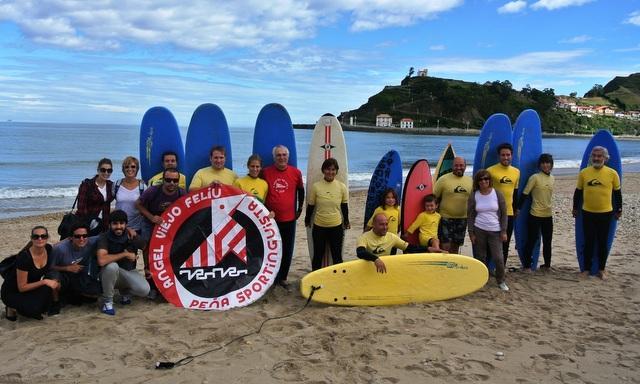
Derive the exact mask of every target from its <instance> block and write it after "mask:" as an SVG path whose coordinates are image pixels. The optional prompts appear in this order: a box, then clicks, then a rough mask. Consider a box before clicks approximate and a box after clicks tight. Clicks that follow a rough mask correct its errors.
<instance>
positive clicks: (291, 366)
mask: <svg viewBox="0 0 640 384" xmlns="http://www.w3.org/2000/svg"><path fill="white" fill-rule="evenodd" d="M271 377H273V378H274V379H277V380H282V381H294V382H300V381H304V380H306V379H307V377H306V376H305V375H303V374H302V372H301V367H300V364H299V363H298V362H296V361H295V360H283V361H280V362H278V363H276V364H274V365H273V367H272V368H271Z"/></svg>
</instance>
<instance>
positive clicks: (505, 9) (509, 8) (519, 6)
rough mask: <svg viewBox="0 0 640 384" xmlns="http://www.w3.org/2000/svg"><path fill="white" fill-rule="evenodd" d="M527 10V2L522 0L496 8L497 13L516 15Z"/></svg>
mask: <svg viewBox="0 0 640 384" xmlns="http://www.w3.org/2000/svg"><path fill="white" fill-rule="evenodd" d="M525 8H527V2H526V1H524V0H516V1H510V2H508V3H506V4H505V5H503V6H502V7H500V8H498V13H518V12H522V11H523V10H524V9H525Z"/></svg>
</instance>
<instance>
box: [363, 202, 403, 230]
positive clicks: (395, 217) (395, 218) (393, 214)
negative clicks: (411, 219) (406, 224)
mask: <svg viewBox="0 0 640 384" xmlns="http://www.w3.org/2000/svg"><path fill="white" fill-rule="evenodd" d="M379 213H383V214H384V215H385V216H386V217H387V220H389V227H388V228H387V230H388V231H389V232H391V233H398V224H399V223H400V208H398V207H389V206H387V207H385V209H382V207H378V208H376V209H375V211H373V215H371V218H369V221H368V222H367V227H373V218H374V217H376V215H377V214H379Z"/></svg>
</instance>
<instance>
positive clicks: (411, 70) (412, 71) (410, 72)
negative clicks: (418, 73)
mask: <svg viewBox="0 0 640 384" xmlns="http://www.w3.org/2000/svg"><path fill="white" fill-rule="evenodd" d="M414 72H415V69H414V68H413V67H411V68H409V77H411V76H413V73H414Z"/></svg>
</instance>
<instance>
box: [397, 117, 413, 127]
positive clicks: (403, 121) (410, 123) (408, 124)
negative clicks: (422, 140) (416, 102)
mask: <svg viewBox="0 0 640 384" xmlns="http://www.w3.org/2000/svg"><path fill="white" fill-rule="evenodd" d="M400 128H403V129H406V128H408V129H411V128H413V119H409V118H408V117H405V118H403V119H401V120H400Z"/></svg>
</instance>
